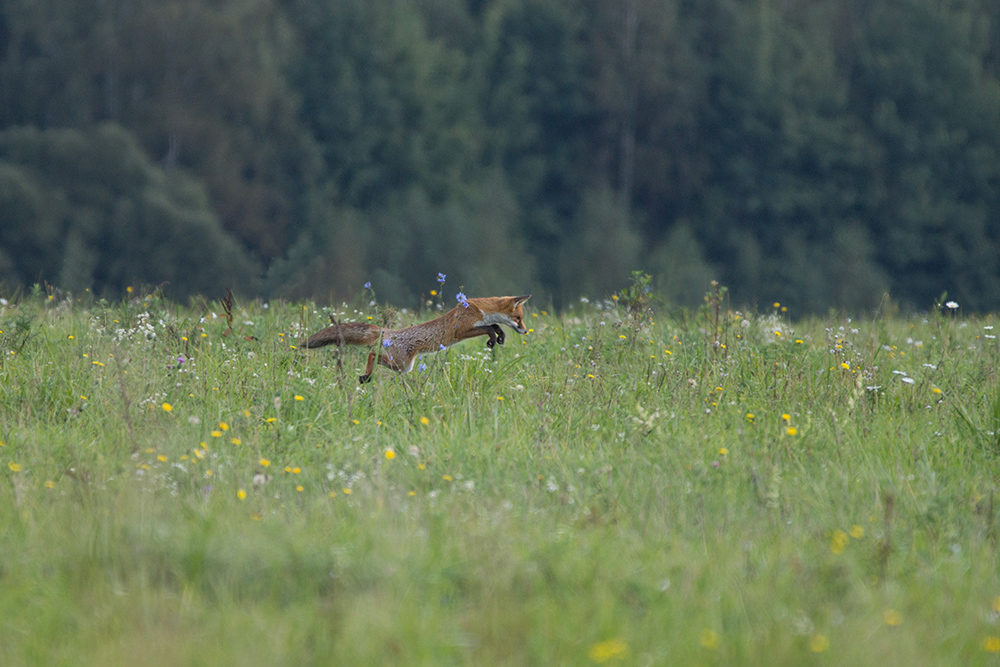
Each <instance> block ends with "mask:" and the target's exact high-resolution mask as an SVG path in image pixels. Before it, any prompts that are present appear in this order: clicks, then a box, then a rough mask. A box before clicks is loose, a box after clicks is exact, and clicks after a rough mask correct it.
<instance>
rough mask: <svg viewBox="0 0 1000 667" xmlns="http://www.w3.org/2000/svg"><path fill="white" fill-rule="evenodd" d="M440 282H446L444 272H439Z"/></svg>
mask: <svg viewBox="0 0 1000 667" xmlns="http://www.w3.org/2000/svg"><path fill="white" fill-rule="evenodd" d="M438 282H439V283H442V284H443V283H444V274H443V273H439V274H438Z"/></svg>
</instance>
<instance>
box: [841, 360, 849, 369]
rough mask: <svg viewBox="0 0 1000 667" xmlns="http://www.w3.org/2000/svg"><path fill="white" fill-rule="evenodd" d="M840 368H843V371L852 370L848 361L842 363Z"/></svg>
mask: <svg viewBox="0 0 1000 667" xmlns="http://www.w3.org/2000/svg"><path fill="white" fill-rule="evenodd" d="M840 367H841V368H843V369H844V370H845V371H849V370H851V365H850V364H849V363H847V362H846V361H845V362H842V363H841V364H840Z"/></svg>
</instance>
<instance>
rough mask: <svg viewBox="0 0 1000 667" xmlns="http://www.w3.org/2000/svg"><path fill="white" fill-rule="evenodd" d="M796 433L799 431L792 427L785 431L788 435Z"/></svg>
mask: <svg viewBox="0 0 1000 667" xmlns="http://www.w3.org/2000/svg"><path fill="white" fill-rule="evenodd" d="M798 432H799V429H797V428H795V427H794V426H789V427H788V431H787V433H788V435H797V434H798Z"/></svg>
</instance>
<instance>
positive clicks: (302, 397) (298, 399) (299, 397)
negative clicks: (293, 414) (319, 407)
mask: <svg viewBox="0 0 1000 667" xmlns="http://www.w3.org/2000/svg"><path fill="white" fill-rule="evenodd" d="M295 400H296V401H304V400H306V399H305V397H304V396H299V395H298V394H295Z"/></svg>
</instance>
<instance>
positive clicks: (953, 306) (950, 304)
mask: <svg viewBox="0 0 1000 667" xmlns="http://www.w3.org/2000/svg"><path fill="white" fill-rule="evenodd" d="M944 305H945V306H946V307H947V308H948V309H949V310H957V309H958V304H957V303H956V302H954V301H949V302H947V303H945V304H944Z"/></svg>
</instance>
